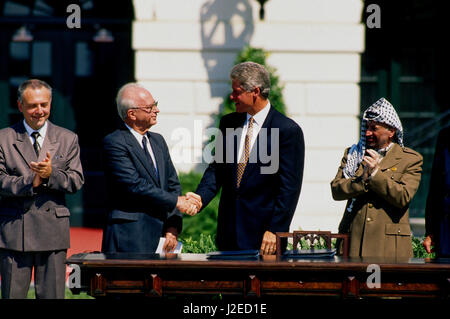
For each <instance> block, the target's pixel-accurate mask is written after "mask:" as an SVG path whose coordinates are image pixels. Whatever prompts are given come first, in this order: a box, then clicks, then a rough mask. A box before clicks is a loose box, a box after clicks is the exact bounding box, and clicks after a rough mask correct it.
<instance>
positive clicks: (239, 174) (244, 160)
mask: <svg viewBox="0 0 450 319" xmlns="http://www.w3.org/2000/svg"><path fill="white" fill-rule="evenodd" d="M253 120H254V119H253V116H252V117H250V119H249V120H248V128H247V134H246V135H245V145H244V152H243V153H242V157H241V160H240V161H239V163H238V168H237V183H236V184H237V187H238V188H239V186H240V184H241V180H242V175H244V170H245V166H247V162H248V158H249V156H250V141H251V139H252V134H253Z"/></svg>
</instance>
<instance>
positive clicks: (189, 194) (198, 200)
mask: <svg viewBox="0 0 450 319" xmlns="http://www.w3.org/2000/svg"><path fill="white" fill-rule="evenodd" d="M186 198H187V199H188V200H190V201H191V202H192V203H194V204H195V206H197V209H198V210H200V209H202V206H203V203H202V197H201V196H200V195H198V194H196V193H193V192H187V193H186Z"/></svg>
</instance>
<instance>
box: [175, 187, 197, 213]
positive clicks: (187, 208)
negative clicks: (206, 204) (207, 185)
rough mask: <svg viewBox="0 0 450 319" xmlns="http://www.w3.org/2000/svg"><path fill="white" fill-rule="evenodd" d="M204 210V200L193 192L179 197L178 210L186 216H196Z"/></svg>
mask: <svg viewBox="0 0 450 319" xmlns="http://www.w3.org/2000/svg"><path fill="white" fill-rule="evenodd" d="M201 208H202V198H201V197H200V195H197V194H195V193H192V192H187V193H186V195H185V196H178V201H177V209H178V210H179V211H180V212H182V213H185V214H188V215H190V216H194V215H195V214H197V213H198V212H199V211H200V209H201Z"/></svg>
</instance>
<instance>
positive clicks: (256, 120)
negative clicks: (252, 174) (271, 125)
mask: <svg viewBox="0 0 450 319" xmlns="http://www.w3.org/2000/svg"><path fill="white" fill-rule="evenodd" d="M269 111H270V101H268V102H267V105H266V106H265V107H264V108H263V109H262V110H261V111H259V112H258V113H256V114H255V115H253V129H252V139H251V140H250V152H251V149H252V148H253V144H255V141H256V138H257V137H258V134H259V131H260V130H261V127H262V125H263V123H264V121H265V120H266V117H267V114H269ZM250 117H252V115H250V114H248V113H247V119H246V120H245V122H244V127H243V128H242V135H241V140H240V143H239V151H238V161H239V160H240V159H241V157H242V152H243V150H244V146H245V136H246V135H247V130H248V123H249V119H250Z"/></svg>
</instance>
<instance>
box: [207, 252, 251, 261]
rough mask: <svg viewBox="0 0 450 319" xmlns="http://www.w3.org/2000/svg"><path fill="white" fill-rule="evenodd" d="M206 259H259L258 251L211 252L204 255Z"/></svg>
mask: <svg viewBox="0 0 450 319" xmlns="http://www.w3.org/2000/svg"><path fill="white" fill-rule="evenodd" d="M206 258H208V259H231V260H249V259H251V260H253V259H258V258H259V250H229V251H213V252H210V253H208V254H206Z"/></svg>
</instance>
